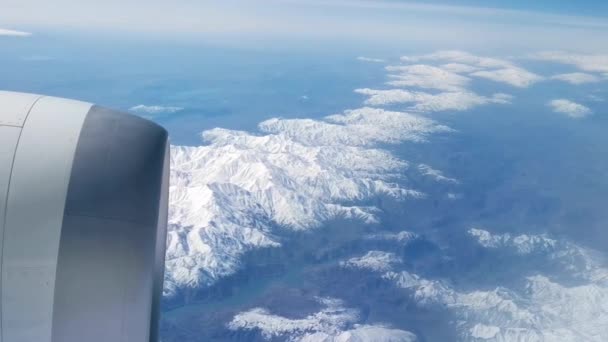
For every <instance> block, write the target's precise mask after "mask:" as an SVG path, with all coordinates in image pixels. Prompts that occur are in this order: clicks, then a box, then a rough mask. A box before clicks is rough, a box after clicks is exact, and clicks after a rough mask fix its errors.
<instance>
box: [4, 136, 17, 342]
mask: <svg viewBox="0 0 608 342" xmlns="http://www.w3.org/2000/svg"><path fill="white" fill-rule="evenodd" d="M20 133H21V128H19V127H8V126H0V267H1V266H2V258H1V256H2V245H3V243H4V222H5V218H6V217H5V211H6V202H7V197H8V186H9V182H10V180H11V170H12V168H13V159H14V157H15V150H16V149H17V142H18V141H19V134H20ZM0 272H1V270H0ZM1 279H2V278H1V273H0V293H1V292H2V281H1ZM1 303H2V302H1V301H0V304H1ZM1 330H2V318H1V311H0V331H1ZM1 335H2V334H0V342H1V341H2V336H1Z"/></svg>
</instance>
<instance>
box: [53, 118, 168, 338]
mask: <svg viewBox="0 0 608 342" xmlns="http://www.w3.org/2000/svg"><path fill="white" fill-rule="evenodd" d="M167 159H168V154H167V132H166V131H165V130H164V129H163V128H161V127H160V126H158V125H156V124H153V123H151V122H149V121H147V120H144V119H141V118H138V117H135V116H131V115H127V114H122V113H118V112H114V111H111V110H108V109H104V108H101V107H96V106H95V107H93V108H92V109H91V111H90V112H89V114H88V115H87V118H86V121H85V123H84V126H83V129H82V134H81V137H80V140H79V142H78V147H77V150H76V155H75V158H74V164H73V168H72V174H71V181H70V185H69V191H68V196H67V200H66V208H65V217H64V223H63V228H62V232H61V243H60V249H59V260H58V266H57V278H56V283H55V288H56V290H55V307H54V313H53V341H55V342H81V341H87V342H98V341H99V342H101V341H117V342H118V341H123V342H144V341H151V338H154V337H155V336H156V334H155V333H153V332H151V331H152V330H153V329H154V328H155V326H156V324H155V323H151V319H155V318H156V317H157V314H156V313H155V312H154V311H155V310H156V309H157V306H156V304H155V302H154V298H155V295H156V293H157V292H158V283H156V284H155V280H158V278H159V276H160V277H161V278H162V272H163V270H162V264H160V265H159V262H158V258H159V253H162V255H163V256H164V243H165V241H164V236H165V235H164V234H165V232H166V210H167V208H166V205H167V204H166V192H167V190H166V187H167V186H168V184H167V183H166V177H167V176H168V171H167V169H166V167H167V165H168V164H167ZM163 180H164V181H163ZM163 206H164V208H163ZM161 244H162V250H159V246H160V245H161ZM159 267H160V268H161V269H159Z"/></svg>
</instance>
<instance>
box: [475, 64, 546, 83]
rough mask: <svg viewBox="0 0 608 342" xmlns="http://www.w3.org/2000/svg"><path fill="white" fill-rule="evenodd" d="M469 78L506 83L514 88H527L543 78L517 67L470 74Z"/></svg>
mask: <svg viewBox="0 0 608 342" xmlns="http://www.w3.org/2000/svg"><path fill="white" fill-rule="evenodd" d="M471 76H476V77H481V78H486V79H489V80H492V81H495V82H501V83H506V84H509V85H512V86H514V87H519V88H527V87H529V86H531V85H532V84H534V83H536V82H539V81H541V80H542V79H543V78H542V77H541V76H539V75H537V74H535V73H532V72H529V71H527V70H525V69H522V68H518V67H510V68H504V69H497V70H481V71H476V72H474V73H471Z"/></svg>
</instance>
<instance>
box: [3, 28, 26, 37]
mask: <svg viewBox="0 0 608 342" xmlns="http://www.w3.org/2000/svg"><path fill="white" fill-rule="evenodd" d="M31 35H32V34H31V33H29V32H23V31H15V30H7V29H3V28H0V37H2V36H6V37H29V36H31Z"/></svg>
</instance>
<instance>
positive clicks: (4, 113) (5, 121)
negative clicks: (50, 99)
mask: <svg viewBox="0 0 608 342" xmlns="http://www.w3.org/2000/svg"><path fill="white" fill-rule="evenodd" d="M40 97H41V96H40V95H34V94H24V93H13V92H10V91H0V103H1V104H2V108H0V125H4V126H16V127H22V126H23V123H24V122H25V118H26V117H27V113H28V112H29V111H30V108H32V105H33V104H34V103H35V102H36V100H38V99H39V98H40Z"/></svg>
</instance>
